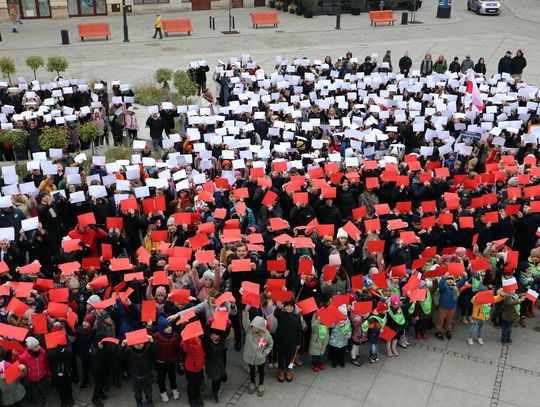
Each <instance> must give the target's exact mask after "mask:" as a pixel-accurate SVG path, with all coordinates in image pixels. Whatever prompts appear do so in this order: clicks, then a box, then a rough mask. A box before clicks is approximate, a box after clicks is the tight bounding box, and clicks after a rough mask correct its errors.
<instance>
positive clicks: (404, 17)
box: [401, 13, 409, 25]
mask: <svg viewBox="0 0 540 407" xmlns="http://www.w3.org/2000/svg"><path fill="white" fill-rule="evenodd" d="M408 21H409V13H401V25H407V22H408Z"/></svg>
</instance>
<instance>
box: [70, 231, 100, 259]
mask: <svg viewBox="0 0 540 407" xmlns="http://www.w3.org/2000/svg"><path fill="white" fill-rule="evenodd" d="M68 236H69V237H70V238H72V239H80V240H81V242H83V243H84V244H85V245H87V246H90V248H91V249H92V256H93V257H99V255H98V250H97V243H98V240H100V239H105V238H106V237H107V232H105V231H104V230H103V229H100V228H96V230H94V229H90V228H88V230H87V231H86V233H81V232H80V230H79V228H78V227H75V229H73V230H71V231H70V232H69V233H68Z"/></svg>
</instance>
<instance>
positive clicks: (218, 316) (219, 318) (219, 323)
mask: <svg viewBox="0 0 540 407" xmlns="http://www.w3.org/2000/svg"><path fill="white" fill-rule="evenodd" d="M213 318H214V320H213V321H212V325H211V328H212V329H217V330H219V331H225V330H226V329H227V322H228V321H227V320H228V319H229V312H228V311H216V312H214V316H213Z"/></svg>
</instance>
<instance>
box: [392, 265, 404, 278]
mask: <svg viewBox="0 0 540 407" xmlns="http://www.w3.org/2000/svg"><path fill="white" fill-rule="evenodd" d="M390 273H391V275H392V277H405V276H406V275H407V266H406V265H405V264H400V265H399V266H394V267H392V268H391V269H390Z"/></svg>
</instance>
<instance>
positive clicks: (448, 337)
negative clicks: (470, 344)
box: [446, 331, 452, 340]
mask: <svg viewBox="0 0 540 407" xmlns="http://www.w3.org/2000/svg"><path fill="white" fill-rule="evenodd" d="M446 339H448V340H450V339H452V332H450V331H446Z"/></svg>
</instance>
